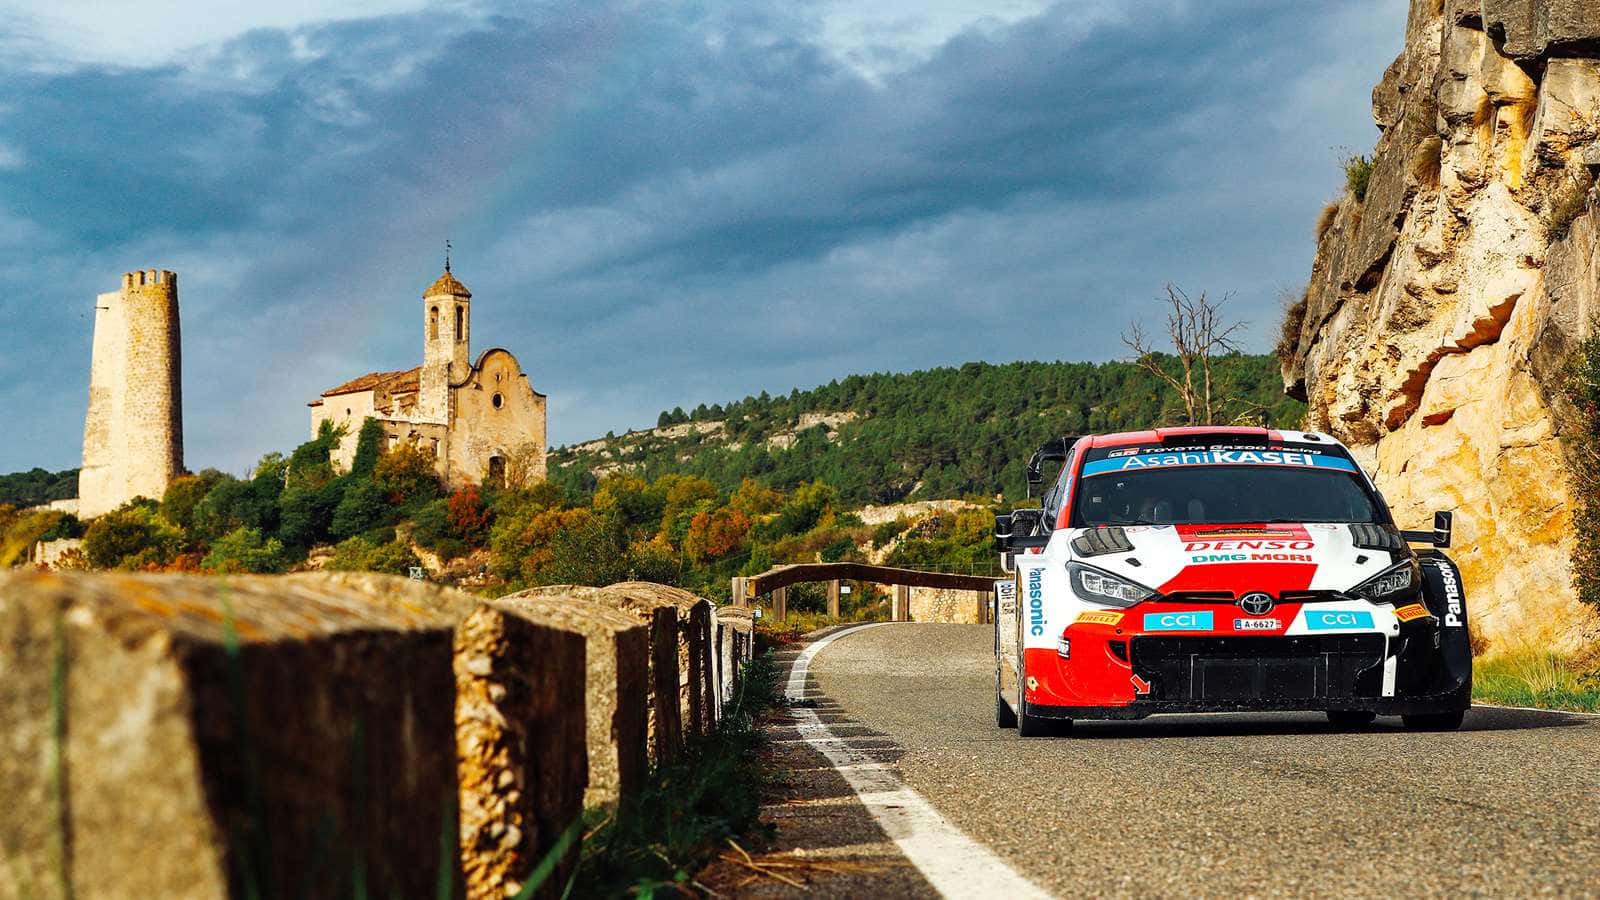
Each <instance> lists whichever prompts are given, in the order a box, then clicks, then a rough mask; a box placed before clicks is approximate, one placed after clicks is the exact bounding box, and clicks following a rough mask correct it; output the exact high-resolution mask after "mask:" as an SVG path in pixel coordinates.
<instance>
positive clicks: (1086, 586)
mask: <svg viewBox="0 0 1600 900" xmlns="http://www.w3.org/2000/svg"><path fill="white" fill-rule="evenodd" d="M1067 575H1068V576H1070V577H1071V579H1072V592H1073V593H1074V594H1077V595H1078V597H1079V598H1081V599H1083V600H1087V601H1089V602H1090V603H1098V604H1100V605H1102V606H1116V607H1129V606H1132V605H1134V604H1135V603H1138V602H1140V601H1143V600H1149V599H1150V598H1151V597H1154V596H1155V595H1156V592H1155V591H1152V590H1150V589H1149V588H1147V587H1145V586H1144V585H1142V584H1139V583H1137V582H1133V581H1129V580H1128V579H1126V578H1120V577H1118V576H1116V575H1113V574H1111V573H1110V572H1104V571H1101V570H1100V569H1096V568H1092V567H1090V566H1086V565H1084V564H1083V563H1076V562H1075V563H1068V564H1067Z"/></svg>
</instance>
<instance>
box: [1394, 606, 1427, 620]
mask: <svg viewBox="0 0 1600 900" xmlns="http://www.w3.org/2000/svg"><path fill="white" fill-rule="evenodd" d="M1430 615H1432V613H1429V612H1428V608H1427V607H1426V606H1423V605H1422V604H1421V603H1412V604H1410V605H1409V606H1402V607H1400V608H1399V609H1397V610H1395V611H1394V617H1395V618H1396V619H1399V620H1400V621H1402V622H1409V621H1411V620H1412V619H1426V618H1427V617H1428V616H1430Z"/></svg>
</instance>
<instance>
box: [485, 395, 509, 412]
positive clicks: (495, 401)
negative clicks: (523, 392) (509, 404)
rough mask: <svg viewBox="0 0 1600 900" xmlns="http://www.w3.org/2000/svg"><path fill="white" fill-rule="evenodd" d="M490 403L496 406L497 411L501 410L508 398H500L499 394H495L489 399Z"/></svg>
mask: <svg viewBox="0 0 1600 900" xmlns="http://www.w3.org/2000/svg"><path fill="white" fill-rule="evenodd" d="M489 402H490V403H493V404H494V408H495V409H499V408H500V407H502V406H504V405H505V402H506V398H504V397H502V396H500V395H499V394H495V395H494V396H493V397H491V398H489Z"/></svg>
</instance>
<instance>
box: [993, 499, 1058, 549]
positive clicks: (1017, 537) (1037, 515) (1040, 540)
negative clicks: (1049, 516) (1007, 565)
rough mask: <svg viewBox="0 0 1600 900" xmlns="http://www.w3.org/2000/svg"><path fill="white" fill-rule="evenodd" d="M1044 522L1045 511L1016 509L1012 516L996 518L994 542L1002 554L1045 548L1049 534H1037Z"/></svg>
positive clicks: (1033, 508) (1003, 515) (1002, 515)
mask: <svg viewBox="0 0 1600 900" xmlns="http://www.w3.org/2000/svg"><path fill="white" fill-rule="evenodd" d="M1043 522H1044V510H1042V509H1038V508H1037V507H1032V508H1028V509H1014V510H1012V511H1011V514H1010V515H1005V514H1001V515H998V516H995V517H994V542H995V547H996V549H998V550H999V551H1000V552H1001V553H1009V552H1014V551H1017V550H1026V549H1028V548H1031V547H1043V546H1044V545H1045V544H1046V543H1048V542H1049V540H1050V536H1049V535H1048V534H1035V533H1034V532H1036V531H1038V530H1039V526H1040V525H1041V524H1042V523H1043Z"/></svg>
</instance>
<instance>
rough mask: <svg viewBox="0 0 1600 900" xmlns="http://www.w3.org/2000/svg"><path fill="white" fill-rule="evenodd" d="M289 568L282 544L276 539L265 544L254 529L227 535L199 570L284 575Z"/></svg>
mask: <svg viewBox="0 0 1600 900" xmlns="http://www.w3.org/2000/svg"><path fill="white" fill-rule="evenodd" d="M287 567H288V561H287V559H286V558H285V556H284V552H283V544H282V543H280V542H279V541H278V540H277V539H276V538H268V539H266V540H263V539H262V537H261V532H260V531H259V530H257V529H255V528H239V529H235V530H234V531H230V532H228V533H227V534H226V535H224V536H223V537H222V538H220V539H218V540H217V541H215V542H214V543H212V545H211V552H210V553H207V554H206V555H205V558H204V559H202V560H201V561H200V568H201V569H203V570H205V571H207V572H216V573H230V574H235V573H245V572H257V573H263V572H282V571H283V570H284V569H285V568H287Z"/></svg>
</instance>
